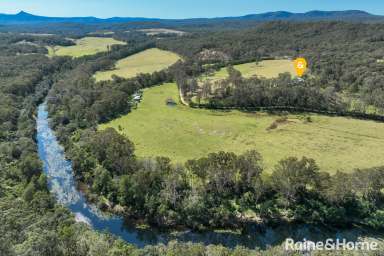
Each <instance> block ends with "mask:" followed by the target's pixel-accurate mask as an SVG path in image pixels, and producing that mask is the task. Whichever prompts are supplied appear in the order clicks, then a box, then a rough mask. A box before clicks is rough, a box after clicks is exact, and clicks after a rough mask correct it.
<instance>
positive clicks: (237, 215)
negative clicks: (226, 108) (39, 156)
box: [69, 128, 384, 230]
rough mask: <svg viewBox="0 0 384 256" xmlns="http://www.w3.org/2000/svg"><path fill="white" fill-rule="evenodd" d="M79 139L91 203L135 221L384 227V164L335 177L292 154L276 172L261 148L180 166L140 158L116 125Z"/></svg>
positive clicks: (78, 160)
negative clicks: (269, 170)
mask: <svg viewBox="0 0 384 256" xmlns="http://www.w3.org/2000/svg"><path fill="white" fill-rule="evenodd" d="M72 142H73V143H74V145H82V146H81V147H77V146H74V147H72V148H71V150H70V151H69V153H70V158H71V159H72V161H73V167H74V170H75V173H76V175H77V177H78V178H79V180H80V181H82V182H84V183H86V184H87V185H88V187H89V192H88V196H89V198H90V199H91V200H92V201H95V202H96V203H98V204H99V207H101V208H104V209H109V210H113V209H119V208H121V206H122V207H123V208H124V213H123V214H124V215H126V216H128V217H129V218H132V217H134V218H136V219H138V220H141V221H142V220H144V221H146V222H147V223H150V224H152V225H157V226H159V227H165V228H169V227H178V226H184V227H189V228H192V229H197V230H202V229H206V228H242V229H243V230H246V229H247V227H250V226H251V224H255V225H260V224H264V225H270V224H277V223H280V224H281V223H286V222H294V223H308V224H315V225H324V226H328V227H351V226H353V225H363V226H366V227H370V228H374V229H378V230H382V229H383V228H384V211H383V210H384V208H383V206H384V204H383V203H384V195H383V193H382V189H383V188H384V168H373V169H369V170H356V171H352V172H351V173H342V172H336V174H334V175H330V174H329V173H326V172H321V171H320V170H319V167H318V165H317V164H316V162H315V161H314V160H312V159H308V158H305V157H303V158H302V159H298V158H294V157H290V158H286V159H283V160H281V161H280V162H278V163H277V164H276V166H275V168H274V169H273V172H272V173H270V174H269V173H265V171H264V169H263V161H262V157H261V155H260V154H259V153H258V152H257V151H248V152H245V153H244V154H241V155H236V154H234V153H229V152H218V153H212V154H209V155H208V156H206V157H203V158H200V159H194V160H190V161H187V162H186V163H185V164H183V165H181V164H178V165H173V164H171V160H170V159H169V158H166V157H156V158H152V159H138V158H136V157H135V153H134V146H133V143H132V142H130V141H129V140H128V139H127V138H125V137H124V136H122V135H120V134H118V133H117V132H116V131H115V130H114V129H112V128H109V129H107V130H104V131H100V132H90V131H84V132H82V133H79V134H78V136H76V137H75V138H73V141H72ZM106 202H107V203H106ZM119 206H120V207H119ZM120 211H121V210H120ZM120 213H121V212H120Z"/></svg>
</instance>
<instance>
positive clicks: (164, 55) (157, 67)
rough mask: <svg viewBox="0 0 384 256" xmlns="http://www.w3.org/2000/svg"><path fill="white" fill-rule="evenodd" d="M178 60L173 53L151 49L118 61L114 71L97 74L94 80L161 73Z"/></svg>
mask: <svg viewBox="0 0 384 256" xmlns="http://www.w3.org/2000/svg"><path fill="white" fill-rule="evenodd" d="M179 59H180V57H179V56H178V55H177V54H175V53H173V52H169V51H164V50H160V49H157V48H152V49H148V50H145V51H142V52H140V53H137V54H134V55H132V56H129V57H127V58H124V59H121V60H119V61H118V62H117V63H116V67H115V69H114V70H109V71H101V72H97V73H96V74H95V78H96V80H97V81H103V80H109V79H111V77H112V75H117V76H120V77H124V78H131V77H135V76H136V75H137V74H139V73H144V74H146V73H153V72H155V71H161V70H163V69H166V68H167V67H169V66H171V65H172V64H174V63H176V62H177V61H178V60H179Z"/></svg>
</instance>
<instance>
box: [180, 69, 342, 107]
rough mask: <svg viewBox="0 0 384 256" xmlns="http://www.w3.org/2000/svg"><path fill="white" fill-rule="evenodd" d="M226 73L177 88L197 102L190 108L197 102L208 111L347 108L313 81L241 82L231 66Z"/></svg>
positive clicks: (330, 90) (187, 81) (288, 77)
mask: <svg viewBox="0 0 384 256" xmlns="http://www.w3.org/2000/svg"><path fill="white" fill-rule="evenodd" d="M228 73H229V78H228V79H225V80H221V81H216V82H210V81H205V82H204V83H203V84H202V85H201V86H199V85H198V82H197V81H196V79H194V78H192V79H188V78H184V79H179V80H178V85H179V86H180V87H181V88H182V91H183V93H184V94H185V95H186V96H187V97H189V98H191V97H192V96H196V101H197V102H191V105H192V106H193V105H194V104H195V103H196V104H197V105H199V106H206V107H210V108H231V107H234V108H250V109H251V108H268V107H279V108H284V107H286V108H290V107H292V108H296V109H302V110H314V111H335V112H342V111H346V110H347V105H346V104H344V103H343V101H342V100H341V98H340V97H339V95H338V94H337V92H336V91H335V89H334V88H333V87H327V88H322V87H321V86H320V85H319V84H318V80H316V79H306V80H298V79H294V80H292V78H291V75H290V74H288V73H286V74H280V75H279V77H278V78H275V79H260V78H250V79H243V78H242V77H241V74H240V72H238V71H236V70H234V69H233V68H232V67H229V68H228ZM183 81H184V82H183ZM202 101H203V102H205V103H204V104H203V103H202ZM196 104H195V105H196Z"/></svg>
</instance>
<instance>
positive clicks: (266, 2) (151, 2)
mask: <svg viewBox="0 0 384 256" xmlns="http://www.w3.org/2000/svg"><path fill="white" fill-rule="evenodd" d="M22 10H23V11H26V12H29V13H32V14H36V15H42V16H51V17H52V16H55V17H76V16H95V17H99V18H107V17H114V16H120V17H148V18H199V17H224V16H241V15H246V14H254V13H263V12H269V11H282V10H283V11H291V12H306V11H310V10H327V11H330V10H332V11H334V10H364V11H368V12H370V13H373V14H381V15H384V3H383V0H365V1H364V0H64V1H63V0H13V1H12V0H0V13H10V14H12V13H17V12H19V11H22Z"/></svg>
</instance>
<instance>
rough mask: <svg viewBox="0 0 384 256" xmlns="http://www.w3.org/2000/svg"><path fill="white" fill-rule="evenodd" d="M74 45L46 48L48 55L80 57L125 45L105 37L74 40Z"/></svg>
mask: <svg viewBox="0 0 384 256" xmlns="http://www.w3.org/2000/svg"><path fill="white" fill-rule="evenodd" d="M75 43H76V45H73V46H54V47H51V46H49V47H47V48H48V55H49V56H72V57H82V56H86V55H93V54H96V53H99V52H105V51H107V50H108V46H112V45H116V44H125V42H122V41H118V40H115V39H113V38H105V37H84V38H81V39H78V40H75Z"/></svg>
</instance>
